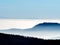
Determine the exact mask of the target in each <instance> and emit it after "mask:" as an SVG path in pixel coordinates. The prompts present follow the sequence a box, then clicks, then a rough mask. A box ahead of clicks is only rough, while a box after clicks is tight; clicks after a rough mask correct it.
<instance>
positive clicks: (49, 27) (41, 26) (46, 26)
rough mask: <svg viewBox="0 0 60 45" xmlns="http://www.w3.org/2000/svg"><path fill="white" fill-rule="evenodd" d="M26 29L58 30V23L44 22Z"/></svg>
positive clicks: (59, 25)
mask: <svg viewBox="0 0 60 45" xmlns="http://www.w3.org/2000/svg"><path fill="white" fill-rule="evenodd" d="M27 30H28V31H43V30H50V31H51V30H60V24H59V23H49V22H44V23H40V24H37V25H35V26H34V27H33V28H31V29H27Z"/></svg>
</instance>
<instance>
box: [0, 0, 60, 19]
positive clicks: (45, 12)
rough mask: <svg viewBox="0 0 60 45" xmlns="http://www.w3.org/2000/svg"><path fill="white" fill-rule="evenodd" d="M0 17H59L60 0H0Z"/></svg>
mask: <svg viewBox="0 0 60 45" xmlns="http://www.w3.org/2000/svg"><path fill="white" fill-rule="evenodd" d="M0 18H7V19H8V18H13V19H37V18H38V19H60V0H0Z"/></svg>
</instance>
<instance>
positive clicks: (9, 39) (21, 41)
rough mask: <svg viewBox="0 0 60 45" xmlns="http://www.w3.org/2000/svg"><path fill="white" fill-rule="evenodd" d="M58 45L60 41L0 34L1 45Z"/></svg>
mask: <svg viewBox="0 0 60 45" xmlns="http://www.w3.org/2000/svg"><path fill="white" fill-rule="evenodd" d="M43 44H44V45H58V44H60V40H43V39H37V38H32V37H31V38H29V37H23V36H18V35H9V34H2V33H0V45H43Z"/></svg>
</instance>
